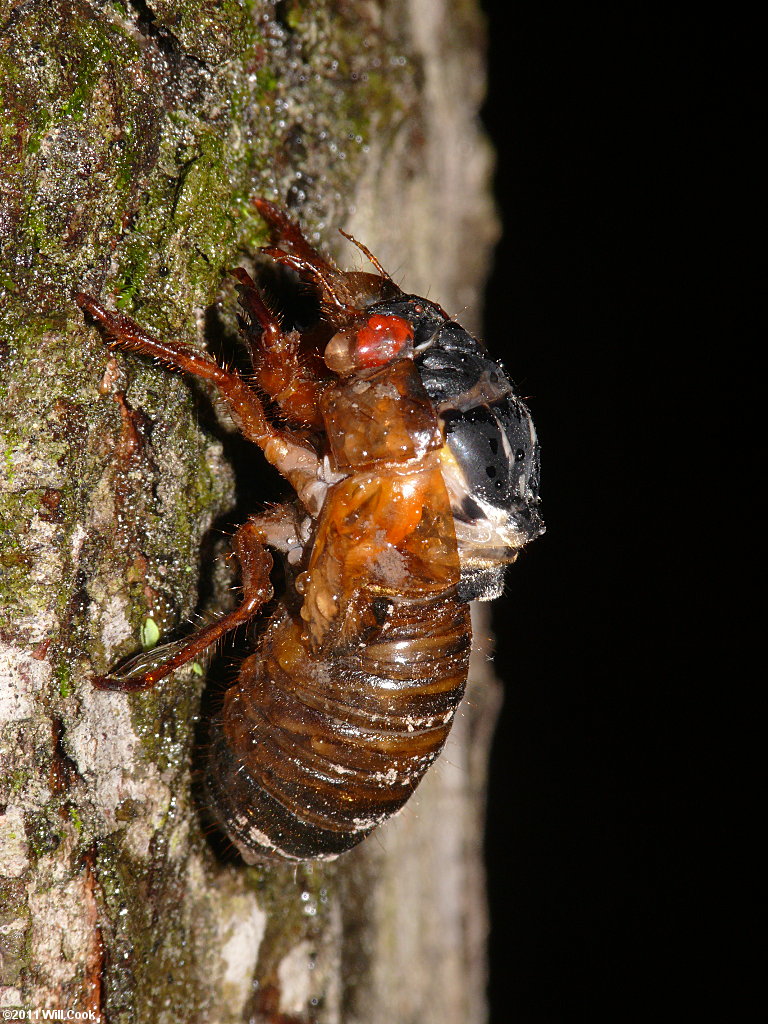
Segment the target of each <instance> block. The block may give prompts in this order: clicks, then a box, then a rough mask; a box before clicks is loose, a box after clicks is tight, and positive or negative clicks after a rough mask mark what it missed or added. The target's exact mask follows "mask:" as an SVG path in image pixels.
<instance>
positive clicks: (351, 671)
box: [206, 596, 471, 862]
mask: <svg viewBox="0 0 768 1024" xmlns="http://www.w3.org/2000/svg"><path fill="white" fill-rule="evenodd" d="M425 622H428V623H429V628H428V629H425ZM302 636H303V632H302V626H301V625H300V624H299V623H298V622H296V621H294V619H292V618H291V617H290V616H289V614H288V613H287V612H282V613H279V616H278V618H277V619H276V620H273V622H272V624H271V625H270V628H269V630H268V632H267V634H266V636H265V638H264V641H263V643H262V644H261V645H260V650H259V652H258V654H255V655H253V656H251V657H250V658H249V659H248V660H247V661H246V662H245V663H244V664H243V666H242V670H241V673H240V679H239V682H238V684H237V685H236V686H234V687H233V688H232V689H231V690H229V691H228V693H227V694H226V697H225V701H224V707H223V710H222V714H221V717H220V719H219V720H218V721H217V722H216V723H214V725H213V733H212V737H211V749H210V758H209V761H208V767H207V774H206V789H207V796H208V800H209V803H210V805H211V808H212V810H213V811H214V813H215V814H216V816H217V817H218V818H219V820H220V821H221V823H222V824H223V826H224V828H225V830H226V832H227V833H228V835H229V837H230V838H231V839H232V841H233V842H234V844H235V845H236V846H237V847H238V849H239V850H240V852H241V853H242V854H243V856H244V858H245V859H246V860H248V861H250V862H253V861H256V860H259V859H262V858H265V857H266V858H269V857H272V858H274V857H277V858H287V859H297V860H302V859H306V858H317V857H329V856H334V855H336V854H338V853H342V852H343V851H344V850H348V849H349V848H350V847H352V846H355V845H356V844H357V843H359V842H360V841H361V840H362V839H364V838H365V836H366V835H368V833H369V832H371V831H372V830H373V829H374V828H375V827H376V825H377V824H379V822H381V821H382V820H383V819H384V818H387V817H388V816H389V815H391V814H393V813H394V812H395V811H396V810H398V809H399V808H400V807H401V806H402V805H403V804H404V803H405V801H406V800H407V799H408V797H409V796H410V795H411V793H412V792H413V790H414V788H415V787H416V785H417V784H418V783H419V781H420V780H421V778H422V777H423V775H424V773H425V771H426V770H427V768H428V767H429V766H430V764H432V762H433V761H434V760H435V758H436V757H437V755H438V754H439V752H440V749H441V748H442V746H443V744H444V742H445V739H446V737H447V735H448V731H449V729H450V725H451V719H452V718H453V714H454V711H455V710H456V707H457V705H458V704H459V701H460V700H461V698H462V695H463V693H464V686H465V683H466V678H467V666H468V661H469V648H470V644H471V631H470V619H469V607H468V605H466V604H464V603H460V602H458V601H456V599H455V597H453V596H450V597H446V596H442V597H437V598H432V599H430V600H429V601H419V602H405V601H403V600H400V601H395V602H394V603H393V604H392V606H391V608H390V612H389V616H388V618H387V621H386V626H385V627H384V628H383V629H382V630H381V632H380V634H379V635H378V637H375V638H373V640H372V642H370V643H368V644H366V645H365V646H356V647H354V648H351V649H349V650H347V651H340V652H338V653H337V654H336V655H335V656H334V657H333V659H332V660H330V661H326V660H321V659H318V658H316V657H313V655H312V654H311V652H310V649H309V645H308V643H307V641H306V640H303V639H302Z"/></svg>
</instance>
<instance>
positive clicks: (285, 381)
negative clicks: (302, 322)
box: [231, 267, 323, 429]
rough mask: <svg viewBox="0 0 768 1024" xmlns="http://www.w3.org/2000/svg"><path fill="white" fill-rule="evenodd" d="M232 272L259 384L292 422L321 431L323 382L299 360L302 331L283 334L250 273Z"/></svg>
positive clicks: (243, 326) (243, 329) (237, 270)
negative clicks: (237, 284)
mask: <svg viewBox="0 0 768 1024" xmlns="http://www.w3.org/2000/svg"><path fill="white" fill-rule="evenodd" d="M231 273H232V276H233V277H236V278H237V280H238V281H239V282H240V289H239V291H240V305H241V306H242V307H243V309H244V310H245V312H246V313H247V314H248V316H249V318H250V323H247V322H246V321H245V320H244V319H243V318H241V317H240V318H238V319H239V322H240V330H241V333H242V335H243V337H244V339H245V341H246V344H247V345H248V350H249V352H250V356H251V363H252V364H253V370H254V375H255V377H256V382H257V384H258V385H259V387H260V388H261V389H262V390H263V391H265V392H266V394H267V395H269V397H270V398H271V399H273V401H275V402H276V403H277V405H278V407H279V408H280V410H281V412H283V413H284V414H285V415H286V416H287V417H288V418H289V419H291V420H294V421H295V422H298V423H304V424H307V425H308V426H311V427H315V428H317V429H320V428H322V425H323V420H322V417H321V415H320V412H319V409H318V402H319V400H320V395H321V393H322V390H323V382H322V381H321V380H320V379H319V378H318V377H317V376H315V374H313V373H312V372H311V370H310V369H309V367H308V366H306V365H305V364H304V363H303V362H302V361H301V359H300V357H299V340H300V335H299V332H298V331H283V329H282V327H281V325H280V322H279V321H278V319H277V317H276V316H275V315H274V313H273V312H272V311H271V310H270V309H269V308H268V307H267V305H266V303H265V302H264V300H263V298H262V297H261V294H260V293H259V290H258V289H257V287H256V284H255V283H254V281H253V279H252V278H251V276H250V274H248V272H247V271H245V270H243V268H242V267H237V268H236V269H235V270H233V271H232V272H231Z"/></svg>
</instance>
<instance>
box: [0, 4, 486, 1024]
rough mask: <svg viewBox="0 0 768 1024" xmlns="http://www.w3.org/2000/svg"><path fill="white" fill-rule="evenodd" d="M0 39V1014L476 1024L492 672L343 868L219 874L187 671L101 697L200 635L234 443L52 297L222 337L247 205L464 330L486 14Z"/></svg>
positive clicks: (198, 11)
mask: <svg viewBox="0 0 768 1024" xmlns="http://www.w3.org/2000/svg"><path fill="white" fill-rule="evenodd" d="M0 26H1V28H0V64H1V65H2V79H1V81H2V88H3V93H4V96H3V108H2V114H0V117H2V118H3V121H2V133H1V140H2V150H0V244H1V245H2V262H1V263H0V272H1V277H0V286H1V287H2V291H0V434H1V436H2V441H3V451H2V458H1V459H0V531H1V533H0V537H1V541H2V543H1V546H0V768H1V777H0V1007H3V1008H9V1007H15V1006H22V1007H25V1008H27V1009H28V1010H39V1011H42V1010H43V1009H48V1010H52V1009H61V1010H68V1009H69V1010H78V1011H81V1012H85V1011H87V1010H90V1011H91V1013H92V1014H93V1018H92V1019H102V1020H108V1021H109V1022H111V1024H116V1022H128V1021H131V1022H135V1021H139V1022H144V1021H147V1022H150V1021H151V1022H165V1021H168V1022H171V1021H173V1022H176V1021H185V1022H190V1024H192V1022H212V1024H229V1022H240V1021H247V1020H253V1021H273V1022H276V1021H278V1020H280V1021H292V1022H310V1021H317V1022H322V1024H334V1022H342V1021H343V1022H345V1024H356V1022H359V1024H384V1022H387V1024H393V1022H396V1024H409V1022H414V1024H416V1022H418V1024H429V1022H440V1024H454V1022H455V1024H471V1022H475V1021H478V1022H479V1021H482V1020H483V1019H484V1017H485V1000H484V980H485V966H484V964H485V960H484V943H485V928H486V923H485V922H486V918H485V908H484V896H483V877H482V862H481V837H482V815H483V787H484V774H485V764H486V754H487V743H488V738H489V734H490V729H491V726H492V721H493V717H494V711H495V706H496V701H497V695H496V689H495V685H494V683H493V681H492V680H491V679H490V678H489V675H488V671H487V664H488V663H487V659H486V658H485V657H484V656H483V655H482V654H481V655H480V656H479V658H478V659H477V662H476V664H475V668H474V671H473V674H472V680H471V684H470V691H469V698H468V701H467V703H466V705H465V709H464V713H463V714H462V715H461V716H460V717H459V719H458V722H457V725H456V726H455V728H454V732H453V734H452V738H451V740H450V742H449V745H448V748H447V749H446V751H445V753H444V755H443V757H442V759H441V762H440V764H439V766H437V767H436V768H435V769H434V770H433V771H432V773H431V774H430V776H429V777H428V778H427V780H426V781H425V783H424V784H423V786H422V787H421V788H420V790H419V791H418V792H417V794H416V796H415V797H414V798H413V799H412V801H411V802H410V803H409V804H408V806H407V807H406V808H405V810H404V811H403V812H402V813H401V814H400V815H398V816H397V817H396V818H395V819H393V820H392V821H391V822H390V823H388V824H387V825H386V826H384V827H383V828H382V829H381V830H380V831H379V832H378V833H377V834H376V835H375V836H374V837H372V838H371V839H369V840H368V841H366V842H365V843H364V844H363V845H362V846H361V847H360V848H359V849H357V850H355V851H353V852H352V853H351V854H349V855H347V856H346V857H343V858H341V859H340V860H339V861H337V862H335V863H332V864H329V865H322V866H318V865H312V864H308V865H306V866H302V867H299V868H298V869H294V868H293V867H282V866H279V865H278V866H275V867H271V868H245V867H243V866H242V865H241V864H239V863H234V862H222V861H221V860H220V859H218V858H217V857H216V856H215V855H214V852H213V851H212V849H211V847H210V845H209V843H208V841H207V839H206V836H205V835H204V833H203V829H202V827H201V824H200V821H199V819H198V815H197V811H196V809H195V805H194V802H193V798H192V795H191V794H192V788H191V763H192V761H191V758H192V751H193V746H194V725H195V720H196V716H197V714H198V711H199V704H200V694H201V691H202V690H203V686H204V681H203V679H202V678H201V677H200V676H199V675H198V674H195V672H194V671H188V672H179V673H177V674H176V675H175V676H174V677H173V678H172V679H170V680H168V681H167V682H165V683H164V684H162V685H161V686H160V687H158V689H157V691H156V692H152V693H149V694H146V695H137V696H126V695H121V694H109V693H103V692H99V691H96V690H94V689H93V688H92V686H91V684H90V682H89V679H90V677H91V676H92V674H93V673H94V672H101V671H104V670H106V669H107V668H108V667H109V666H110V665H111V664H113V663H114V661H115V660H116V659H118V658H120V657H122V656H124V655H126V654H129V653H131V652H132V651H135V650H136V649H138V648H139V647H140V646H141V643H142V638H143V639H144V640H145V642H146V641H148V635H149V633H148V631H151V630H152V628H153V627H152V624H154V625H156V626H157V629H158V631H159V632H160V633H165V632H167V631H169V630H171V629H173V628H174V627H176V626H177V625H179V623H181V622H183V621H184V619H185V617H188V616H190V614H191V613H192V612H193V610H194V609H195V608H196V607H197V606H198V577H199V573H200V570H201V568H202V570H203V576H204V578H207V579H208V581H209V583H210V587H209V589H210V591H211V598H210V600H209V601H208V603H207V606H206V610H207V611H211V612H214V611H220V610H221V609H222V608H223V607H226V603H227V600H228V599H229V597H228V591H227V586H228V575H227V569H226V564H225V563H224V562H222V561H221V560H220V559H219V561H218V562H216V563H215V565H214V569H213V570H211V569H210V565H209V559H210V557H211V550H210V545H208V546H207V547H206V546H204V547H203V550H204V551H206V552H208V554H207V556H206V559H204V560H203V564H202V566H201V556H200V551H201V542H202V541H203V540H204V538H205V537H206V535H207V534H208V532H209V531H210V528H211V524H212V523H213V522H214V520H216V519H217V518H220V517H221V516H222V515H225V514H226V512H227V510H228V509H231V508H232V504H233V487H234V483H233V473H232V470H231V467H230V466H229V463H228V459H227V458H226V457H225V450H226V448H227V437H228V434H227V431H229V430H231V429H232V428H231V425H229V424H227V423H224V422H222V423H220V424H219V426H218V427H217V426H216V425H215V424H214V425H213V426H211V422H210V418H209V421H207V422H206V419H205V416H201V408H204V406H205V404H206V401H207V399H206V396H205V395H204V394H202V392H201V391H200V390H199V389H196V388H194V387H192V386H190V385H189V383H188V382H186V381H183V380H181V379H179V378H178V377H175V376H173V375H171V374H169V373H167V372H166V371H164V370H162V369H161V368H158V367H154V366H151V365H149V364H148V363H147V362H146V361H142V360H139V359H135V358H131V357H123V356H114V355H110V353H109V352H108V351H107V350H106V349H105V347H104V345H103V342H102V341H101V339H100V338H99V336H98V335H97V334H96V332H95V331H93V330H92V329H90V328H89V327H88V326H87V325H86V324H85V323H84V321H83V318H82V316H80V315H79V313H78V311H77V309H76V308H75V307H74V306H73V303H72V301H71V298H70V292H71V289H72V288H79V289H83V290H87V291H90V292H92V293H94V294H100V295H102V296H104V297H105V298H107V299H108V301H111V302H115V303H116V304H117V305H118V306H119V307H121V308H123V309H125V311H126V312H128V313H129V314H130V315H132V316H134V317H135V318H136V319H138V320H140V321H141V323H142V324H144V325H145V326H146V327H148V328H149V329H150V330H152V331H154V332H155V333H159V334H166V335H168V334H170V335H172V336H175V337H181V338H185V339H187V340H190V341H196V342H197V343H199V344H206V341H207V340H209V339H210V336H211V329H210V328H211V324H212V322H213V321H215V322H216V324H215V326H217V327H218V331H219V333H221V331H222V330H223V331H224V332H225V333H226V332H227V331H229V332H230V333H233V331H232V325H233V311H234V307H235V298H234V293H233V289H232V286H231V283H229V282H228V281H227V279H226V277H225V273H224V272H225V270H226V269H227V268H228V267H231V266H235V265H237V264H238V263H239V262H242V261H243V260H244V259H245V260H247V259H248V258H249V257H250V256H251V255H252V254H253V253H254V252H255V250H256V249H257V248H258V246H259V244H263V242H264V240H265V238H264V234H263V226H262V225H261V223H260V221H259V219H258V217H257V216H256V215H255V213H254V212H253V211H252V210H251V208H250V207H249V205H248V199H249V197H251V196H254V195H266V196H267V197H271V198H276V199H279V200H280V201H283V202H284V201H285V200H286V198H288V199H289V200H290V201H291V202H292V203H293V205H294V209H295V212H296V213H297V215H298V216H300V217H301V220H302V222H303V223H304V224H305V225H306V226H307V227H308V229H309V230H310V232H311V233H312V236H313V238H314V239H315V240H316V241H318V242H321V243H322V244H323V246H325V247H331V248H332V249H333V250H334V251H335V252H336V254H337V256H338V258H339V261H340V263H341V264H342V265H351V264H353V263H354V262H355V260H356V257H355V255H354V252H353V251H352V250H351V249H350V247H348V246H347V245H346V243H345V244H344V246H342V245H341V244H340V239H339V238H338V236H337V235H336V232H335V227H337V226H343V227H345V228H346V229H347V230H350V231H352V233H353V234H355V235H356V236H357V237H358V238H360V239H361V240H363V241H364V242H365V243H366V244H367V245H368V246H369V247H370V248H371V249H372V250H373V251H374V252H375V253H376V254H377V255H378V257H379V258H380V260H381V261H382V263H383V264H384V266H386V267H387V268H388V269H389V270H390V272H391V273H392V274H393V276H394V277H395V278H396V279H397V280H398V281H399V282H400V283H401V284H402V286H403V287H405V288H406V289H408V290H412V291H415V292H417V293H420V294H426V295H428V296H431V297H433V298H435V299H437V300H439V301H440V302H441V303H442V304H443V305H444V306H446V308H448V309H449V311H451V312H453V313H455V314H456V315H460V316H461V318H462V321H463V322H464V323H465V324H466V325H467V326H468V327H469V328H470V329H473V328H475V329H476V328H477V326H478V324H477V319H476V317H477V313H478V310H479V296H480V288H481V286H482V282H483V278H484V275H485V272H486V268H487V263H488V256H489V250H490V246H491V244H492V242H493V240H494V237H495V232H496V226H495V220H494V216H493V211H492V207H491V205H490V200H489V191H488V189H489V173H490V163H491V161H490V156H489V148H488V145H487V143H486V141H485V139H484V138H483V136H482V133H481V131H480V129H479V127H478V122H477V110H478V106H479V103H480V101H481V99H482V93H483V83H484V73H483V25H482V21H481V19H480V16H479V14H478V10H477V5H476V4H475V2H474V0H466V2H460V3H449V2H448V0H395V2H392V3H387V4H382V5H376V4H373V3H370V2H367V0H349V2H347V3H331V2H330V0H329V2H326V3H313V4H304V3H302V2H300V0H289V2H285V3H281V4H279V5H274V4H271V3H267V2H246V0H215V2H214V0H155V2H152V3H150V4H149V5H146V4H145V3H143V2H141V3H139V2H136V3H127V4H122V3H120V2H118V0H114V2H111V3H110V2H96V0H92V2H86V0H53V2H50V0H46V2H42V0H28V2H24V3H14V2H12V0H0ZM216 300H219V301H220V307H219V310H220V312H219V313H216V314H215V315H214V314H210V313H208V315H206V311H207V310H209V309H210V307H211V305H212V304H213V303H214V302H216ZM222 325H223V327H222ZM203 424H205V425H203ZM217 551H218V549H217V548H216V546H215V545H214V550H213V554H214V555H216V554H217ZM219 554H220V552H219ZM478 634H479V639H480V641H481V645H482V640H483V637H484V636H485V634H486V628H485V627H484V626H483V625H482V624H481V626H480V628H479V630H478ZM281 1015H282V1016H281Z"/></svg>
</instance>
